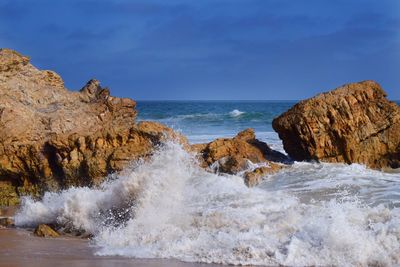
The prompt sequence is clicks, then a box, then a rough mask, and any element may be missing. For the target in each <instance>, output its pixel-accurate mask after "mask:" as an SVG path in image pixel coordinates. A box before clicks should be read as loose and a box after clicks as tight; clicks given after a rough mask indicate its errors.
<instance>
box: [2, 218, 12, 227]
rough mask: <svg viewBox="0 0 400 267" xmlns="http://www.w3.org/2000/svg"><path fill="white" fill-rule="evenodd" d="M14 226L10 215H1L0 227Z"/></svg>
mask: <svg viewBox="0 0 400 267" xmlns="http://www.w3.org/2000/svg"><path fill="white" fill-rule="evenodd" d="M13 226H14V220H13V219H12V218H10V217H2V218H0V228H2V227H5V228H9V227H13Z"/></svg>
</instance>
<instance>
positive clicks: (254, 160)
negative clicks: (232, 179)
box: [192, 129, 288, 186]
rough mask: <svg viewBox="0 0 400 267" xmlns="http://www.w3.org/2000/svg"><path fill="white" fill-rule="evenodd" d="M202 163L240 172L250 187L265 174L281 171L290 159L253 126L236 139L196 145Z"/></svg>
mask: <svg viewBox="0 0 400 267" xmlns="http://www.w3.org/2000/svg"><path fill="white" fill-rule="evenodd" d="M192 149H193V150H194V151H196V152H198V153H199V155H200V162H201V165H202V166H203V167H205V168H209V169H211V170H213V171H215V172H220V173H228V174H239V175H242V176H243V177H244V179H245V183H246V184H247V185H249V186H253V185H256V184H257V183H258V182H259V181H260V180H261V178H262V177H263V176H265V175H267V174H272V173H274V172H276V171H278V170H280V169H281V168H282V167H283V166H284V164H282V163H288V159H287V157H286V156H285V155H283V154H282V153H280V152H277V151H274V150H272V149H271V148H270V147H269V146H268V145H267V144H266V143H264V142H261V141H259V140H257V139H256V137H255V134H254V130H253V129H246V130H244V131H242V132H240V133H238V135H237V136H235V137H234V138H220V139H216V140H214V141H212V142H210V143H208V144H197V145H193V146H192Z"/></svg>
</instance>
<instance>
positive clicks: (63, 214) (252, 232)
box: [16, 143, 400, 266]
mask: <svg viewBox="0 0 400 267" xmlns="http://www.w3.org/2000/svg"><path fill="white" fill-rule="evenodd" d="M356 166H358V165H356ZM330 168H332V172H330ZM335 168H336V169H335ZM337 168H347V167H345V166H341V167H338V166H337V165H331V164H326V165H318V164H308V165H307V164H297V163H296V164H295V166H294V167H292V168H291V169H293V171H290V170H288V171H284V172H282V173H281V174H277V175H276V176H271V177H269V178H268V179H267V180H266V181H265V182H264V183H263V184H261V185H260V186H259V187H255V188H247V187H246V186H245V185H244V183H243V179H242V178H241V177H238V176H232V175H216V174H213V173H209V172H206V171H204V170H203V169H200V168H199V167H197V165H196V162H195V160H194V157H193V155H190V154H188V153H187V152H185V151H184V150H183V149H182V148H181V147H180V146H179V145H177V144H174V143H167V144H165V145H164V146H161V147H160V150H159V151H157V152H156V153H155V154H154V156H153V157H152V159H151V160H149V161H147V162H139V163H137V164H135V165H134V166H133V167H131V168H127V169H126V170H125V171H124V172H122V173H121V174H120V175H117V176H115V177H113V178H112V179H111V180H109V181H107V182H105V183H104V184H102V185H101V187H100V188H97V189H89V188H71V189H69V190H65V191H63V192H60V193H47V194H46V195H45V196H44V198H43V200H42V201H38V202H35V201H33V200H32V199H30V198H25V199H24V200H23V203H22V207H21V210H20V212H19V213H18V214H17V216H16V223H17V225H19V226H24V225H29V226H34V225H37V224H39V223H51V222H57V223H59V224H68V225H70V226H72V227H75V228H78V229H83V230H86V231H89V232H91V233H93V234H94V238H93V242H94V245H95V246H97V248H98V251H97V254H99V255H122V256H127V257H142V258H176V259H180V260H184V261H197V262H214V263H227V264H260V265H277V264H282V265H296V266H299V265H301V266H305V265H338V266H352V265H388V266H390V265H393V264H399V263H400V242H399V240H400V211H399V209H398V208H396V207H390V205H386V203H381V204H376V205H370V204H368V203H366V202H365V201H364V200H363V199H362V198H359V197H348V195H344V196H345V197H340V191H342V187H338V188H334V189H336V190H338V194H336V195H335V197H331V198H323V197H321V199H318V197H319V196H318V195H315V194H312V200H308V201H305V200H304V196H305V195H306V194H307V192H306V191H307V190H305V191H304V192H303V191H302V192H303V195H299V191H298V190H297V189H299V188H301V187H302V186H304V187H306V188H308V189H309V187H310V184H312V181H313V180H318V179H317V178H313V179H312V178H310V177H308V176H313V177H318V175H319V174H320V175H322V176H323V175H325V176H329V177H325V178H328V179H337V181H339V179H340V175H341V173H340V172H338V171H337ZM307 169H311V171H309V172H307V171H306V170H307ZM356 169H358V173H357V172H355V175H354V176H353V178H357V176H360V175H362V176H368V175H366V174H365V173H367V174H372V175H373V176H374V175H376V173H375V172H372V173H370V171H369V170H366V169H365V168H363V167H356ZM335 172H336V174H337V175H336V177H337V178H332V177H333V176H334V173H335ZM326 173H329V175H328V174H326ZM343 173H348V170H347V171H343ZM279 175H281V176H279ZM397 175H398V174H397ZM296 176H299V177H297V182H298V183H297V184H296V186H292V185H291V184H290V183H289V181H288V180H287V179H286V177H289V180H290V179H292V178H293V177H296ZM389 177H390V175H387V176H385V177H383V178H384V179H387V178H389ZM302 178H304V180H305V183H304V184H302V183H301V179H302ZM364 178H365V177H364ZM274 179H276V183H275V184H274V183H273V180H274ZM348 179H349V178H348ZM351 181H352V182H353V183H357V180H356V179H354V180H351ZM333 183H334V182H332V181H331V180H330V181H329V182H328V186H327V188H328V190H327V192H330V191H331V190H332V186H331V184H333ZM323 184H324V182H323V181H322V180H321V181H318V183H317V186H318V187H319V189H320V190H319V194H322V195H323V194H324V193H326V192H324V191H323V187H324V186H323ZM272 185H273V190H269V188H270V187H271V186H272ZM288 185H289V186H288ZM360 185H361V187H363V188H364V191H369V190H370V189H369V188H368V187H367V185H366V184H365V181H364V180H363V181H362V182H361V184H360ZM390 185H391V184H390V183H389V184H388V186H390ZM313 186H316V185H315V184H313ZM295 188H297V189H295ZM311 189H312V187H311ZM380 190H381V191H382V190H383V189H382V188H380ZM364 191H363V190H360V191H359V194H360V195H362V194H364V193H365V192H364ZM389 191H390V190H389ZM309 192H310V194H311V193H312V190H309ZM389 198H390V197H389V196H388V202H390V199H389ZM114 210H117V211H122V214H123V216H122V219H120V217H119V215H120V214H121V213H118V212H116V213H113V212H112V211H114ZM110 214H111V215H110ZM110 216H111V218H110ZM121 220H122V221H121Z"/></svg>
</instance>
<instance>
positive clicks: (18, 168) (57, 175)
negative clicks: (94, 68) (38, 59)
mask: <svg viewBox="0 0 400 267" xmlns="http://www.w3.org/2000/svg"><path fill="white" fill-rule="evenodd" d="M135 106H136V103H135V102H134V101H133V100H131V99H128V98H117V97H113V96H111V95H110V91H109V90H108V89H107V88H103V87H101V86H100V83H99V82H98V81H96V80H90V81H89V82H88V83H87V84H86V85H85V86H84V87H83V88H82V89H81V90H80V91H79V92H73V91H69V90H67V89H66V88H65V87H64V82H63V80H62V79H61V77H60V76H59V75H58V74H56V73H55V72H52V71H46V70H45V71H42V70H38V69H37V68H35V67H34V66H32V65H31V64H30V63H29V58H28V57H25V56H22V55H20V54H19V53H17V52H15V51H12V50H9V49H1V50H0V188H1V190H0V205H13V204H17V203H18V199H19V196H21V195H27V194H29V195H33V196H40V195H41V194H42V193H43V192H45V191H48V190H59V189H64V188H67V187H70V186H90V185H94V184H98V183H99V182H101V181H102V180H103V178H104V177H105V176H106V175H107V174H109V173H111V172H116V171H119V170H121V169H122V168H123V167H124V166H125V165H126V164H127V163H128V162H130V161H132V160H136V159H138V158H141V157H147V156H149V155H150V154H151V152H152V149H153V148H154V147H155V146H156V145H158V144H159V143H160V142H161V141H163V140H164V139H165V138H167V137H172V138H177V139H179V140H180V141H181V142H182V143H186V140H185V138H184V137H182V136H180V135H178V134H176V133H174V132H173V131H172V130H171V129H169V128H167V127H166V126H164V125H161V124H158V123H152V122H141V123H136V122H135V118H136V110H135Z"/></svg>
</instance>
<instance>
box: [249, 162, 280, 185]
mask: <svg viewBox="0 0 400 267" xmlns="http://www.w3.org/2000/svg"><path fill="white" fill-rule="evenodd" d="M282 168H283V165H278V164H271V163H269V164H268V166H263V167H260V168H257V169H255V170H253V171H248V172H246V173H245V174H244V183H245V184H246V185H247V186H248V187H252V186H255V185H257V184H259V183H260V181H261V179H262V177H264V176H266V175H269V174H274V173H276V172H278V171H279V170H281V169H282Z"/></svg>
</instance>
